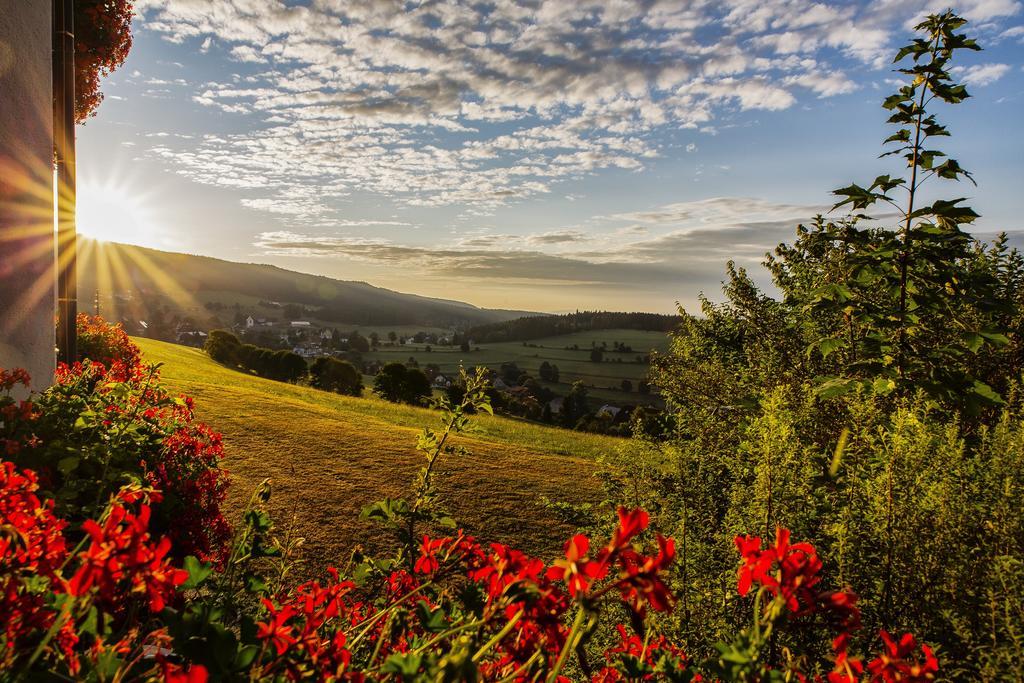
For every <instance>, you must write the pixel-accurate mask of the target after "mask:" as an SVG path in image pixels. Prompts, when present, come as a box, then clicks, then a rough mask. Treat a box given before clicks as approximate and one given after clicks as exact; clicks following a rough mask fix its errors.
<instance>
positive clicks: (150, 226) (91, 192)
mask: <svg viewBox="0 0 1024 683" xmlns="http://www.w3.org/2000/svg"><path fill="white" fill-rule="evenodd" d="M77 199H78V211H77V224H78V233H79V234H81V235H84V236H86V237H92V238H93V239H96V240H99V241H101V242H122V243H126V244H139V245H151V244H153V243H154V242H156V241H157V240H156V237H157V233H158V232H159V225H158V221H157V215H156V212H155V211H154V209H153V206H152V202H151V201H150V199H151V198H150V197H149V195H148V193H145V192H139V191H137V190H135V189H134V188H132V187H130V186H129V185H128V184H126V183H118V182H115V181H111V180H107V181H103V182H96V181H91V180H84V179H83V180H82V181H81V182H79V184H78V197H77Z"/></svg>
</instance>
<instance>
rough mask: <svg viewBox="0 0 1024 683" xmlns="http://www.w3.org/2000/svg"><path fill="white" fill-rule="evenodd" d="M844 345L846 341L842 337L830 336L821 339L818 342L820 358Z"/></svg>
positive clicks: (826, 356)
mask: <svg viewBox="0 0 1024 683" xmlns="http://www.w3.org/2000/svg"><path fill="white" fill-rule="evenodd" d="M845 345H846V343H845V342H844V341H843V340H842V339H835V338H831V337H830V338H827V339H822V340H821V341H819V342H818V351H820V352H821V357H822V358H828V356H829V354H830V353H832V352H833V351H837V350H839V349H841V348H843V346H845Z"/></svg>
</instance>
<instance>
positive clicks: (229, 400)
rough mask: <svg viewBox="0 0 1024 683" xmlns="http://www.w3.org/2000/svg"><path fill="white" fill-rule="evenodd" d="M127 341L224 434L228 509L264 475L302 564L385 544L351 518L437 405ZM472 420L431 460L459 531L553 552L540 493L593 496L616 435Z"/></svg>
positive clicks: (308, 569)
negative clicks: (270, 374)
mask: <svg viewBox="0 0 1024 683" xmlns="http://www.w3.org/2000/svg"><path fill="white" fill-rule="evenodd" d="M134 341H135V342H136V343H137V344H138V345H139V347H140V348H141V349H142V351H143V355H144V357H145V359H146V360H147V361H149V362H153V363H161V364H162V367H161V375H162V377H163V380H164V382H165V383H166V384H167V385H168V387H169V388H170V389H171V390H172V391H175V392H181V393H185V394H188V395H190V396H192V397H193V398H195V401H196V408H197V413H198V416H199V418H200V419H201V420H203V421H205V422H207V423H209V424H210V425H211V426H212V427H213V428H214V429H216V430H218V431H220V432H222V433H223V435H224V443H225V447H226V450H227V456H226V458H225V461H224V466H225V467H226V468H227V469H228V470H229V471H230V472H231V475H232V488H231V492H230V494H229V507H230V509H231V511H232V512H233V513H234V514H235V515H237V513H238V512H239V511H240V509H241V506H242V505H244V503H245V501H246V500H247V498H248V496H249V494H250V492H251V491H252V490H253V488H254V487H255V486H256V485H257V484H258V483H259V482H260V481H262V480H263V479H264V478H266V477H270V478H271V479H272V480H273V483H274V495H273V498H272V500H271V511H272V513H273V515H274V518H275V520H276V521H277V523H278V525H279V527H281V528H282V530H283V528H284V527H286V526H287V525H289V524H291V525H294V526H293V531H294V533H295V534H297V535H299V536H302V537H304V538H305V539H306V543H305V545H304V547H303V551H302V556H303V558H304V560H305V562H306V565H305V567H304V569H303V572H302V573H303V574H306V573H310V574H312V573H315V572H317V571H319V570H322V569H323V568H325V567H326V566H328V565H330V564H332V563H339V562H342V563H343V562H345V561H346V560H347V558H348V557H349V554H350V553H351V552H352V550H353V549H354V548H355V547H356V546H357V545H363V546H364V547H367V548H369V549H371V550H380V549H382V548H383V547H384V544H385V542H386V539H383V538H381V533H380V529H379V528H378V527H375V526H372V525H370V524H369V523H366V522H362V521H360V520H359V519H358V516H359V511H360V509H361V508H362V507H363V506H364V505H366V504H368V503H371V502H373V501H375V500H378V499H380V498H382V497H384V496H391V497H396V496H401V495H403V494H405V493H406V492H407V491H408V489H409V484H410V482H411V480H412V477H413V475H414V474H415V472H416V470H417V469H418V468H419V466H420V458H421V457H422V456H421V455H420V454H419V453H417V452H416V451H415V450H414V444H415V441H416V435H417V432H418V431H419V430H420V429H421V428H422V427H423V426H433V425H436V424H437V420H438V413H437V412H435V411H431V410H428V409H424V408H415V407H411V406H404V405H395V404H392V403H388V402H386V401H382V400H380V399H377V398H352V397H345V396H339V395H337V394H331V393H326V392H322V391H318V390H315V389H310V388H308V387H301V386H296V385H291V384H284V383H281V382H273V381H270V380H265V379H262V378H259V377H253V376H247V375H245V374H243V373H241V372H238V371H234V370H229V369H227V368H225V367H222V366H220V365H218V364H216V363H214V362H213V361H211V360H210V359H209V358H208V357H207V356H206V354H204V353H203V352H202V351H199V350H197V349H192V348H189V347H185V346H178V345H174V344H168V343H165V342H159V341H154V340H151V339H141V338H136V339H135V340H134ZM367 393H368V392H367ZM474 424H475V425H476V426H477V430H476V431H475V432H474V433H473V434H471V435H468V436H466V437H464V438H460V439H458V440H457V441H458V442H460V443H461V444H462V445H464V446H466V447H467V448H468V449H469V450H470V452H471V455H470V456H468V457H465V458H462V459H458V460H453V459H449V460H442V461H441V462H440V469H439V471H438V472H439V476H438V478H437V482H438V485H439V489H440V491H441V493H442V497H443V500H444V501H445V503H446V504H447V505H448V506H449V507H448V509H449V511H450V512H452V513H453V516H454V517H455V519H456V520H458V521H459V523H460V525H461V526H462V527H463V528H464V529H465V530H466V531H467V532H468V533H471V534H474V535H477V536H479V537H481V538H485V539H487V540H494V541H501V542H505V543H509V544H511V545H513V546H516V547H519V548H522V549H524V550H527V551H530V552H534V553H539V554H542V555H543V556H554V555H556V554H557V553H558V552H559V550H560V549H561V543H562V542H563V541H564V539H565V538H566V537H567V534H569V533H571V531H572V529H571V528H570V527H569V526H568V525H565V524H563V523H562V522H561V521H560V520H558V519H557V518H555V517H554V515H552V514H551V513H550V512H548V511H547V510H545V509H544V508H543V506H542V504H541V503H540V500H539V497H540V496H548V497H551V498H552V499H556V500H570V499H571V500H576V501H590V502H597V501H599V500H600V499H601V496H600V491H599V484H598V481H597V480H596V479H595V478H594V477H592V476H590V475H591V473H592V472H593V470H594V466H595V460H596V458H598V457H599V456H601V455H602V454H605V453H608V452H610V451H612V450H613V449H615V448H617V447H618V446H619V445H620V444H621V443H622V441H621V440H620V439H616V438H613V437H606V436H600V435H595V434H584V433H578V432H571V431H566V430H561V429H557V428H552V427H545V426H539V425H534V424H531V423H526V422H521V421H518V420H514V419H509V418H502V417H491V416H480V417H479V418H477V419H475V420H474Z"/></svg>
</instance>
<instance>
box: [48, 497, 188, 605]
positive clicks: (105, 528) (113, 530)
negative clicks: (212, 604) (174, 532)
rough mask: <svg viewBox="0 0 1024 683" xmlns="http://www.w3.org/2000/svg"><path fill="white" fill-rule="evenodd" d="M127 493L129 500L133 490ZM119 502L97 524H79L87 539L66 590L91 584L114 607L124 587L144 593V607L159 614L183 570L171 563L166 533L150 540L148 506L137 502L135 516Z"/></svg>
mask: <svg viewBox="0 0 1024 683" xmlns="http://www.w3.org/2000/svg"><path fill="white" fill-rule="evenodd" d="M126 497H127V498H128V499H129V501H134V500H135V499H136V498H137V492H129V493H128V494H126ZM121 502H126V501H125V500H124V499H120V501H119V502H116V503H114V504H113V505H111V507H110V511H109V513H108V515H107V518H106V519H105V520H104V521H103V524H102V526H101V525H100V524H97V523H96V522H94V521H93V520H87V521H86V522H85V523H84V524H83V525H82V529H83V530H84V531H85V532H86V533H87V534H88V535H89V537H90V540H91V543H90V545H89V547H88V548H87V549H86V550H85V551H84V552H82V553H80V554H79V558H81V561H82V564H81V566H80V567H79V569H78V571H77V572H75V574H74V576H72V577H71V581H70V582H69V584H68V589H69V592H70V593H71V594H72V595H77V596H81V595H84V594H86V593H88V592H89V591H91V590H92V589H93V588H95V589H96V591H97V599H98V600H99V601H100V602H101V603H102V604H104V605H105V606H107V607H110V608H114V609H116V608H117V607H119V606H120V605H121V604H122V603H123V602H124V594H125V592H126V591H127V592H129V593H141V594H145V595H146V597H147V599H148V604H149V609H150V610H151V611H153V612H159V611H161V610H162V609H163V608H164V605H165V604H166V602H167V601H168V600H170V599H171V598H172V597H173V596H174V594H175V591H176V588H177V587H178V586H180V585H181V584H182V583H184V582H185V580H186V579H187V578H188V572H186V571H184V570H182V569H177V568H175V567H173V566H172V565H171V564H170V562H169V559H168V557H167V554H168V552H169V551H170V549H171V542H170V541H169V540H168V539H167V538H166V537H164V538H161V539H160V540H159V541H157V542H156V543H155V544H154V543H153V541H152V539H151V538H150V535H149V518H150V507H149V506H148V505H140V506H139V513H138V514H134V513H133V512H131V511H129V510H128V509H127V508H125V507H124V506H123V505H121ZM127 504H130V502H129V503H127Z"/></svg>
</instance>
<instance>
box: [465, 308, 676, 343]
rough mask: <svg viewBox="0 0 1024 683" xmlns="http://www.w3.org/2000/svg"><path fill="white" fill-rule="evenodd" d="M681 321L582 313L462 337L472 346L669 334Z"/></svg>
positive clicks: (504, 324)
mask: <svg viewBox="0 0 1024 683" xmlns="http://www.w3.org/2000/svg"><path fill="white" fill-rule="evenodd" d="M682 321H683V319H682V318H681V317H680V316H678V315H662V314H660V313H615V312H612V311H584V312H582V313H567V314H565V315H530V316H525V317H521V318H515V319H509V320H502V321H497V322H492V323H488V324H483V325H477V326H474V327H471V328H470V329H468V330H466V332H465V337H466V338H467V339H472V340H473V341H474V342H476V343H493V342H506V341H529V340H533V339H542V338H544V337H554V336H558V335H564V334H574V333H576V332H593V331H597V330H644V331H648V332H670V331H672V330H674V329H675V328H676V327H678V326H679V323H681V322H682Z"/></svg>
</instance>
